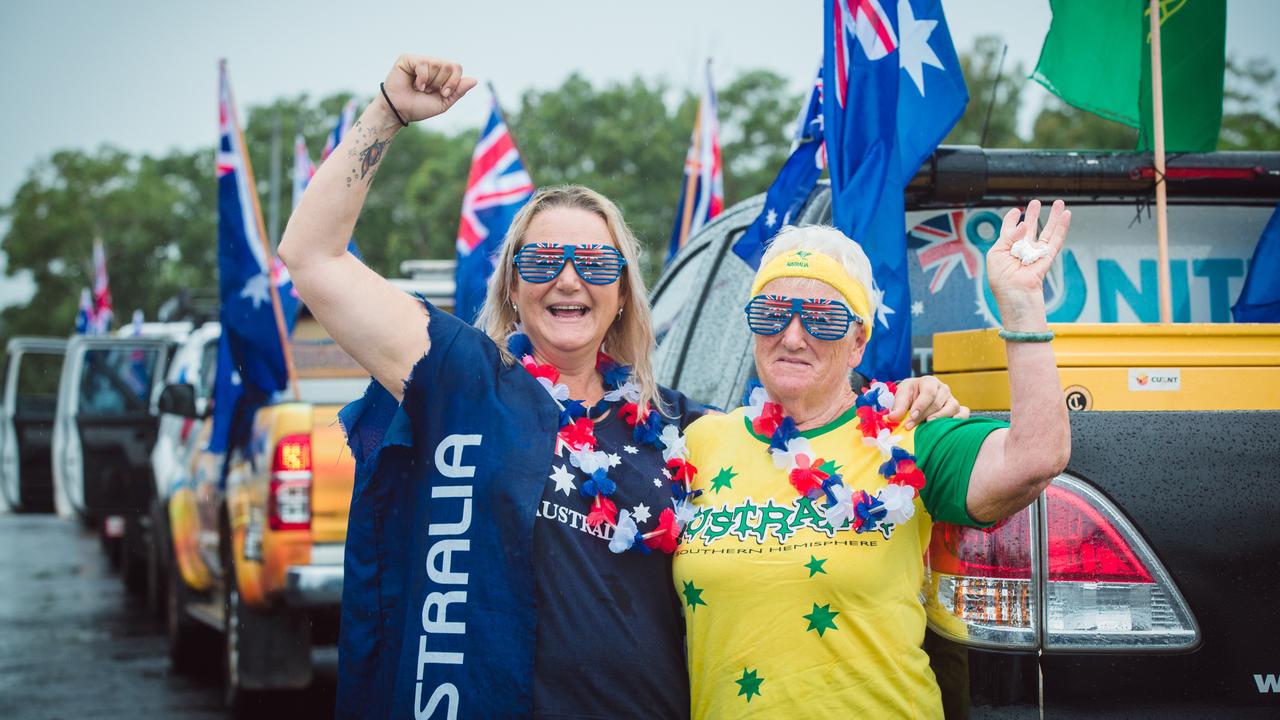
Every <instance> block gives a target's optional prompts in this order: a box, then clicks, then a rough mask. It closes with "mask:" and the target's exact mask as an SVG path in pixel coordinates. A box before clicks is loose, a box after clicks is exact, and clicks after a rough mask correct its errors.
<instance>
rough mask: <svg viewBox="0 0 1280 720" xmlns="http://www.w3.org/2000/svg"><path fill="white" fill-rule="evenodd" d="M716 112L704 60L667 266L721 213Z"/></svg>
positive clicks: (719, 159) (722, 200) (720, 169)
mask: <svg viewBox="0 0 1280 720" xmlns="http://www.w3.org/2000/svg"><path fill="white" fill-rule="evenodd" d="M718 112H719V111H718V110H717V109H716V87H715V83H713V82H712V81H711V61H710V60H708V61H707V72H706V82H705V84H704V85H703V86H702V99H700V100H699V101H698V115H697V117H696V119H695V120H694V123H693V137H692V138H691V139H690V141H689V152H688V153H687V154H686V155H685V159H684V182H682V183H680V202H679V203H678V204H677V205H676V222H675V226H674V227H673V228H672V230H671V247H670V248H669V249H668V250H667V262H671V259H672V258H674V257H675V256H676V253H678V252H680V248H682V247H684V246H685V243H687V242H689V238H690V237H691V236H693V235H694V234H695V233H697V232H698V231H699V230H701V229H702V226H703V225H706V224H707V223H709V222H711V221H712V220H714V219H715V218H716V216H717V215H719V214H720V212H721V211H722V210H724V169H723V166H722V163H721V158H720V121H719V119H718Z"/></svg>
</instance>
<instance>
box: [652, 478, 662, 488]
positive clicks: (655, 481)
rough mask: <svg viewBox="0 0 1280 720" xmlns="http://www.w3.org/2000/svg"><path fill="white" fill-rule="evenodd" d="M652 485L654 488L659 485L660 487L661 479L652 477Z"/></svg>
mask: <svg viewBox="0 0 1280 720" xmlns="http://www.w3.org/2000/svg"><path fill="white" fill-rule="evenodd" d="M653 486H654V487H656V488H660V487H662V481H661V480H659V479H658V478H654V479H653Z"/></svg>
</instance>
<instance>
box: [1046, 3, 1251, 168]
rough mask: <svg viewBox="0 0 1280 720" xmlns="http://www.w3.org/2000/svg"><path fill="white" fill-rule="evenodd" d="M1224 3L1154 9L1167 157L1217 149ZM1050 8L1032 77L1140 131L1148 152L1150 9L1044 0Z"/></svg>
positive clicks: (1140, 141)
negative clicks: (1157, 16) (1157, 20)
mask: <svg viewBox="0 0 1280 720" xmlns="http://www.w3.org/2000/svg"><path fill="white" fill-rule="evenodd" d="M1226 5H1227V4H1226V3H1225V2H1222V1H1221V0H1182V1H1181V2H1161V3H1160V57H1161V63H1160V65H1161V69H1162V74H1163V75H1164V78H1163V79H1164V82H1163V87H1164V141H1165V150H1167V151H1171V152H1195V151H1199V152H1208V151H1211V150H1213V149H1214V148H1216V147H1217V144H1218V134H1219V132H1220V130H1221V127H1222V88H1223V68H1224V66H1225V47H1226V27H1227V10H1226ZM1049 7H1050V9H1051V10H1052V12H1053V20H1052V21H1051V23H1050V24H1049V33H1048V34H1047V35H1046V36H1045V38H1044V46H1043V47H1042V48H1041V50H1040V60H1039V62H1037V63H1036V69H1035V71H1034V72H1033V73H1032V75H1031V77H1032V78H1033V79H1034V80H1035V81H1036V82H1038V83H1040V84H1041V85H1044V86H1045V87H1046V88H1048V89H1049V91H1050V92H1052V93H1053V94H1055V95H1057V96H1058V97H1060V98H1062V99H1063V101H1065V102H1067V103H1069V104H1071V105H1074V106H1076V107H1078V108H1080V109H1082V110H1088V111H1089V112H1091V113H1094V114H1095V115H1100V116H1102V117H1104V118H1107V119H1108V120H1115V121H1116V122H1121V123H1124V124H1125V125H1129V126H1131V127H1135V128H1138V130H1139V132H1138V149H1139V150H1150V149H1152V148H1153V147H1154V146H1155V140H1154V138H1153V136H1152V133H1153V132H1154V127H1153V123H1152V109H1151V32H1150V22H1151V18H1150V3H1149V2H1147V0H1049Z"/></svg>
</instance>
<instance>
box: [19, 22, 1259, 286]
mask: <svg viewBox="0 0 1280 720" xmlns="http://www.w3.org/2000/svg"><path fill="white" fill-rule="evenodd" d="M892 2H893V0H889V3H890V4H891V3H892ZM821 7H822V3H821V1H820V0H785V2H784V1H782V0H773V1H771V2H770V1H765V0H679V1H671V0H647V1H646V2H641V3H636V2H610V1H608V0H594V1H589V0H547V1H544V2H527V1H526V2H504V1H502V0H499V1H498V2H487V3H482V2H468V3H453V4H448V3H440V2H424V1H422V0H417V1H413V0H383V2H378V3H370V4H368V5H357V4H356V3H338V2H329V1H328V0H310V1H306V2H302V1H297V0H272V1H270V2H249V1H248V0H223V1H221V2H211V1H207V0H203V1H200V2H195V1H193V0H186V1H183V0H176V1H175V0H168V1H167V2H158V1H154V0H147V1H141V0H139V1H134V2H126V1H122V0H117V1H115V2H104V1H102V0H0V8H2V9H0V68H3V69H0V97H2V98H4V100H5V102H4V105H5V111H4V112H3V113H0V158H3V161H2V162H0V204H4V203H7V202H9V201H10V199H11V198H12V196H13V193H14V191H15V190H16V189H17V187H18V185H19V184H20V183H21V181H22V179H23V178H24V177H25V176H26V174H27V172H28V170H29V169H30V168H31V167H32V166H33V165H34V164H35V163H36V162H37V161H38V160H39V159H41V158H44V157H47V156H48V155H49V154H50V153H51V152H52V151H54V150H56V149H59V148H68V147H72V148H94V147H97V146H99V145H101V144H103V143H110V144H113V145H115V146H118V147H120V148H123V149H125V150H128V151H132V152H148V153H163V152H165V151H167V150H169V149H170V148H174V147H179V148H186V149H190V148H196V147H200V146H210V147H211V146H212V145H213V143H214V141H215V140H216V136H217V110H216V107H217V105H216V103H217V61H218V59H219V58H222V57H225V58H227V60H228V63H229V66H230V70H231V78H232V84H233V88H234V90H235V93H236V100H237V103H238V104H239V105H240V108H241V111H242V113H243V111H244V109H245V108H247V107H248V106H251V105H254V104H260V103H266V102H269V101H271V100H272V99H274V98H277V97H280V96H292V95H297V94H300V93H304V92H305V93H308V94H310V95H311V96H312V97H324V96H326V95H329V94H332V93H336V92H340V91H353V92H356V93H360V94H362V95H364V96H368V95H370V94H371V93H373V92H374V91H375V90H376V88H377V84H378V81H380V80H381V79H382V78H383V77H384V76H385V75H386V72H387V69H388V68H389V67H390V65H391V63H392V61H393V60H394V59H395V56H396V55H397V54H398V53H400V52H420V53H424V54H429V55H437V56H441V57H447V58H450V59H453V60H456V61H458V62H460V63H462V64H463V66H464V68H465V69H466V71H467V73H468V74H471V75H475V76H477V77H479V78H480V79H481V80H482V81H483V80H488V81H491V82H492V83H493V84H494V85H495V87H496V88H497V91H498V93H499V95H500V99H502V100H503V101H504V102H505V103H507V104H513V103H514V102H515V100H516V98H518V96H519V95H520V93H522V92H523V91H525V90H528V89H531V88H537V89H547V88H552V87H555V86H557V85H558V84H559V83H560V82H561V81H562V80H563V79H564V78H565V77H566V76H567V75H568V74H569V73H571V72H574V71H578V72H581V73H583V74H584V75H586V76H587V77H588V78H590V79H591V80H593V81H605V80H614V79H621V78H628V77H631V76H633V75H635V74H637V73H639V74H641V75H644V76H646V77H650V78H665V79H666V80H668V81H669V82H670V83H671V84H672V85H674V86H676V87H688V88H693V87H694V85H695V80H696V77H697V72H698V67H699V64H700V62H701V59H703V58H705V57H708V56H710V57H712V58H714V60H715V75H716V77H717V78H718V79H722V80H723V79H727V78H732V77H733V76H735V75H736V74H737V73H738V72H739V71H740V70H743V69H746V68H755V67H765V68H769V69H772V70H774V71H776V72H778V73H780V74H782V75H783V76H785V77H788V78H792V82H793V86H794V88H795V90H796V91H797V92H799V91H801V90H802V89H803V88H804V87H805V85H806V84H807V82H809V78H810V74H811V73H812V72H813V71H814V69H815V68H816V67H817V63H818V59H819V55H820V52H821V40H822V23H821ZM944 8H945V10H946V13H947V19H948V22H949V23H950V26H951V33H952V37H953V39H954V41H955V44H956V47H957V49H959V50H961V51H963V50H965V49H967V48H969V47H971V46H972V44H973V41H974V38H975V37H977V36H978V35H982V34H988V33H995V34H999V35H1001V36H1002V37H1004V39H1005V40H1006V42H1008V44H1009V60H1008V61H1007V67H1011V66H1012V65H1013V64H1014V63H1016V62H1018V61H1021V62H1022V63H1023V65H1024V66H1025V69H1026V70H1027V71H1028V72H1029V71H1030V70H1031V68H1032V67H1033V66H1034V65H1035V61H1036V58H1037V56H1038V55H1039V51H1040V45H1041V43H1042V41H1043V40H1044V35H1045V32H1046V31H1047V29H1048V27H1049V19H1050V14H1049V4H1048V0H946V2H944ZM1277 29H1280V2H1275V1H1273V0H1231V1H1230V3H1229V5H1228V13H1227V51H1228V53H1230V54H1236V55H1238V56H1240V57H1253V56H1266V57H1268V58H1270V59H1271V60H1272V62H1273V63H1275V64H1276V65H1280V43H1276V42H1275V39H1274V35H1275V32H1276V30H1277ZM1026 87H1027V88H1028V89H1027V91H1026V92H1027V98H1028V102H1027V103H1026V107H1027V110H1028V112H1027V115H1028V117H1029V116H1030V114H1031V112H1032V111H1034V109H1036V108H1038V107H1039V105H1040V103H1042V102H1043V100H1044V97H1045V92H1044V91H1043V90H1041V89H1040V87H1039V86H1038V85H1036V84H1035V83H1028V84H1027V86H1026ZM485 110H486V102H485V97H484V93H483V92H475V93H473V94H472V96H469V97H468V98H467V99H466V100H464V101H463V102H462V103H461V104H459V105H458V106H457V107H456V108H455V109H454V110H453V111H451V112H450V113H449V115H447V116H445V117H443V118H441V122H443V123H444V124H445V125H446V126H449V127H461V126H474V125H479V124H480V123H481V122H482V120H483V117H484V113H485ZM1025 122H1026V121H1025V119H1024V124H1025ZM318 150H319V149H318V148H313V149H312V152H313V153H318ZM18 285H19V283H17V282H15V281H11V280H6V279H4V278H0V304H3V302H4V300H5V299H6V298H9V297H12V296H13V295H14V293H18V292H21V288H20V287H18Z"/></svg>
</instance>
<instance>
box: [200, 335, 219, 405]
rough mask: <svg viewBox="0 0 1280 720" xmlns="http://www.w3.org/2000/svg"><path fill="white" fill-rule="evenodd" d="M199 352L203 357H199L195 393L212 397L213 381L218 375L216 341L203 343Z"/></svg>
mask: <svg viewBox="0 0 1280 720" xmlns="http://www.w3.org/2000/svg"><path fill="white" fill-rule="evenodd" d="M201 352H202V354H203V357H202V358H201V359H200V377H199V384H198V385H197V386H196V395H197V396H198V397H202V398H205V399H210V398H212V397H213V381H214V379H215V378H216V377H217V376H218V341H217V340H213V341H210V342H207V343H205V344H204V349H203V350H201Z"/></svg>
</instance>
